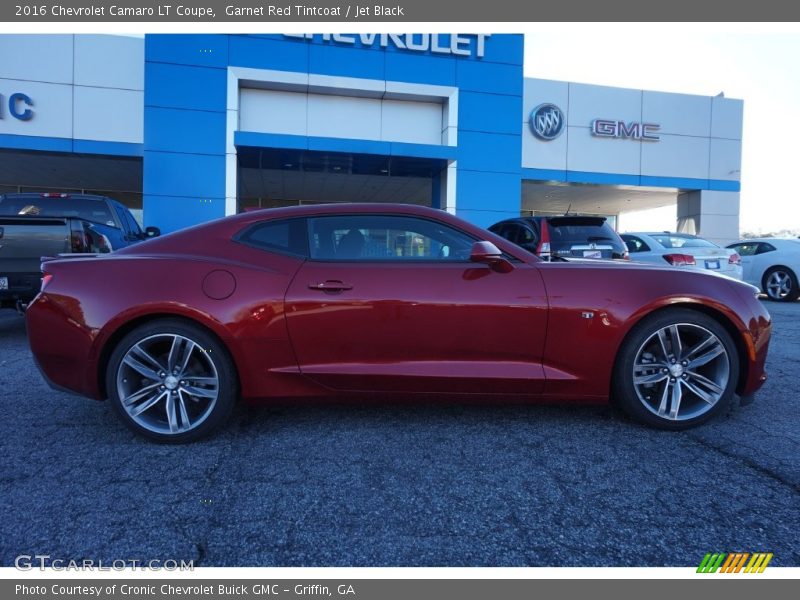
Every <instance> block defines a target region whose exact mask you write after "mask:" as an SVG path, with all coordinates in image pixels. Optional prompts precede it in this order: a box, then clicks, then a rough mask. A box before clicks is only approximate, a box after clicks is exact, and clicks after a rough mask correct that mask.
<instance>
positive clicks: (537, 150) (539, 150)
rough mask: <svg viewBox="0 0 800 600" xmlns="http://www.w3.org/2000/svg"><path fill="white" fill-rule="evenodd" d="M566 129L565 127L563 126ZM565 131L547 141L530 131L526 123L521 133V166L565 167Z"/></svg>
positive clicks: (533, 167) (531, 167) (540, 167)
mask: <svg viewBox="0 0 800 600" xmlns="http://www.w3.org/2000/svg"><path fill="white" fill-rule="evenodd" d="M565 129H566V128H565ZM567 137H568V136H567V132H566V131H564V132H563V133H562V134H561V135H560V136H558V137H557V138H556V139H554V140H551V141H549V142H545V141H543V140H540V139H538V138H537V137H536V136H534V135H533V134H532V133H531V130H530V128H529V127H528V125H527V123H526V124H525V130H524V131H523V133H522V167H523V168H524V169H558V170H561V169H566V168H567Z"/></svg>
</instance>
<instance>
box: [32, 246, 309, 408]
mask: <svg viewBox="0 0 800 600" xmlns="http://www.w3.org/2000/svg"><path fill="white" fill-rule="evenodd" d="M215 255H216V256H215V258H214V259H213V260H211V259H210V258H209V257H208V256H193V255H183V256H174V255H163V256H159V255H155V254H154V255H149V256H142V255H137V254H130V255H125V254H121V255H116V256H113V255H112V256H110V257H108V258H105V257H103V258H92V259H73V260H71V261H56V262H51V263H47V271H48V272H51V273H53V275H54V277H53V279H52V281H51V283H50V284H49V285H48V287H47V289H46V291H45V292H44V293H43V294H41V295H40V297H39V298H38V299H37V300H36V301H35V302H34V303H33V304H32V305H31V307H30V309H29V314H28V324H29V332H30V343H31V349H32V350H33V352H34V355H36V357H37V359H38V361H39V363H40V366H41V367H42V369H43V370H44V371H45V374H46V375H47V376H48V377H49V378H50V379H51V380H52V381H54V382H55V383H57V384H60V385H63V386H64V387H67V388H69V389H72V390H74V391H77V392H79V393H82V394H85V395H88V396H91V397H95V398H101V397H103V396H104V393H103V389H102V379H103V377H104V374H103V364H104V361H105V360H106V359H107V357H108V354H109V353H110V351H111V350H112V348H113V345H114V344H115V343H116V342H117V341H118V340H119V339H120V338H121V336H122V335H123V333H124V332H126V331H127V330H128V329H129V328H130V324H131V323H136V322H139V320H141V319H146V318H152V317H153V316H178V317H184V318H188V319H191V320H193V321H196V322H198V323H200V324H202V325H204V326H205V327H207V328H208V329H210V330H211V331H212V332H213V333H214V334H216V335H217V337H219V338H220V339H221V340H222V342H223V343H224V344H225V345H226V346H227V348H228V349H229V351H230V353H231V355H232V358H233V359H234V361H235V363H236V365H237V368H238V371H239V374H240V384H241V393H242V395H243V396H244V397H258V396H262V395H264V394H265V390H269V392H268V394H275V393H279V392H281V391H282V388H281V386H288V389H287V390H285V391H286V392H287V393H289V392H290V391H291V386H289V384H288V383H283V381H282V377H281V376H280V375H273V374H271V373H270V372H269V371H268V370H267V365H269V366H270V367H272V368H274V369H278V370H280V369H284V370H287V371H289V372H291V371H292V370H293V369H295V370H296V360H295V358H294V353H293V352H292V349H291V345H290V344H289V339H288V335H287V331H286V325H285V320H284V315H283V299H284V295H285V291H286V288H287V287H288V285H289V282H290V281H291V279H292V277H293V276H294V274H295V272H296V271H297V268H298V267H299V265H300V264H301V261H300V260H298V259H294V258H290V257H282V256H278V255H273V254H268V253H265V252H262V251H259V250H256V249H253V248H249V247H246V246H241V245H239V244H236V243H234V242H228V245H226V246H223V247H219V248H216V249H215ZM220 271H222V272H226V273H228V274H230V276H232V278H233V280H234V281H235V285H234V286H233V289H232V290H227V289H223V290H221V291H220V290H219V289H217V290H214V289H212V288H214V284H213V278H214V277H219V272H220ZM212 273H214V274H213V275H212V279H206V278H207V277H208V276H209V274H212ZM226 280H228V281H229V280H230V278H229V277H228V275H222V281H226ZM204 281H205V282H206V284H205V287H206V289H207V290H211V292H212V295H216V296H220V295H221V294H224V293H227V291H231V293H230V295H229V296H227V297H225V298H219V299H215V298H213V297H210V296H209V295H208V294H207V293H206V292H205V291H204ZM216 287H217V288H219V285H217V286H216ZM222 287H223V288H224V287H226V286H225V285H223V286H222ZM274 379H277V380H278V381H273V380H274Z"/></svg>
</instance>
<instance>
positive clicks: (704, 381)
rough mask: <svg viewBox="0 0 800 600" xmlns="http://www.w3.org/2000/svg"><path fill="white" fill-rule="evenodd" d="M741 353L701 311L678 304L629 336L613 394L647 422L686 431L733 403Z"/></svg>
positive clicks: (618, 363) (655, 315)
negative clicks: (678, 306)
mask: <svg viewBox="0 0 800 600" xmlns="http://www.w3.org/2000/svg"><path fill="white" fill-rule="evenodd" d="M738 377H739V357H738V351H737V349H736V345H735V344H734V342H733V339H732V338H731V336H730V334H729V333H728V332H727V331H726V330H725V328H724V327H723V326H722V325H721V324H720V323H719V322H718V321H716V320H715V319H713V318H711V317H709V316H708V315H705V314H703V313H700V312H697V311H694V310H689V309H682V308H674V309H667V310H664V311H661V312H658V313H656V314H654V315H653V316H651V317H648V318H645V319H644V320H643V321H642V322H640V323H638V324H637V325H636V326H635V327H634V328H633V329H632V330H631V332H630V333H629V334H628V336H627V338H626V339H625V342H624V343H623V346H622V349H621V350H620V354H619V356H618V357H617V363H616V366H615V369H614V383H613V390H612V393H613V395H614V399H615V400H616V401H617V402H618V403H619V405H620V406H621V408H623V410H625V411H626V412H627V413H628V414H629V415H630V416H632V417H633V418H635V419H637V420H638V421H641V422H643V423H645V424H648V425H652V426H654V427H659V428H662V429H688V428H689V427H693V426H695V425H699V424H700V423H703V422H705V421H707V420H709V419H711V418H713V417H714V416H715V415H717V414H719V413H720V412H722V411H723V410H724V409H725V407H726V406H728V405H729V404H730V401H731V397H732V396H733V394H734V389H735V387H736V381H737V380H738Z"/></svg>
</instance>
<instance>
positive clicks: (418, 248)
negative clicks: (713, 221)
mask: <svg viewBox="0 0 800 600" xmlns="http://www.w3.org/2000/svg"><path fill="white" fill-rule="evenodd" d="M42 267H43V281H42V283H43V285H42V288H43V289H42V292H41V293H40V294H39V296H38V297H37V298H36V299H35V300H34V301H33V302H32V304H31V305H30V307H29V308H28V311H27V325H28V333H29V339H30V345H31V349H32V350H33V354H34V356H35V357H36V360H37V362H38V364H39V366H40V368H41V370H42V372H43V374H44V375H45V377H46V378H47V379H48V381H49V382H50V383H51V385H53V386H54V387H57V388H59V389H66V390H70V391H73V392H77V393H78V394H81V395H84V396H89V397H91V398H96V399H104V398H108V399H109V400H110V401H111V405H112V406H113V407H114V408H115V409H116V410H117V412H118V413H119V415H120V417H121V418H122V420H123V421H124V422H125V423H126V424H127V425H128V426H130V427H131V428H132V429H133V430H134V431H136V432H137V433H140V434H142V435H145V436H148V437H150V438H153V439H156V440H160V441H167V442H185V441H190V440H194V439H197V438H199V437H201V436H203V435H206V434H208V433H210V432H211V431H213V430H215V429H217V428H218V427H219V426H220V425H221V424H222V423H223V422H224V421H225V419H226V417H228V415H229V414H230V412H231V409H232V407H233V405H234V403H235V402H236V400H237V398H240V397H241V398H243V399H245V400H248V401H269V400H275V399H283V400H285V399H287V398H299V397H335V396H349V397H355V396H363V395H366V396H368V397H377V396H383V397H386V396H396V397H399V398H408V397H411V396H424V395H428V396H429V397H432V398H445V397H447V398H456V397H471V398H476V397H477V398H480V399H496V400H497V401H503V400H510V399H514V400H526V401H528V400H531V401H537V400H538V401H548V402H553V401H559V402H560V401H565V402H578V403H587V404H588V403H603V402H608V401H609V399H610V398H611V399H613V400H615V401H616V402H617V403H618V404H619V405H620V406H621V407H622V408H623V409H624V410H625V411H627V412H628V413H629V414H630V415H632V416H633V417H635V418H636V419H638V420H640V421H642V422H644V423H647V424H649V425H653V426H657V427H663V428H668V429H683V428H686V427H690V426H692V425H696V424H699V423H701V422H703V421H706V420H707V419H709V418H711V417H712V416H714V415H715V414H718V413H720V412H721V411H722V410H723V409H724V408H725V406H726V405H727V404H728V403H729V402H730V401H731V398H732V397H733V396H734V394H738V395H739V396H740V397H742V398H743V399H749V398H750V397H751V396H752V394H753V393H754V392H755V391H756V390H757V389H758V388H759V387H760V386H761V384H762V383H763V381H764V379H765V374H764V362H765V359H766V355H767V346H768V344H769V337H770V327H771V325H770V317H769V314H768V313H767V311H766V310H764V308H763V307H762V306H761V303H760V302H759V301H758V300H757V299H756V296H755V292H756V291H757V290H755V288H753V287H752V286H749V285H747V284H743V283H740V282H737V281H734V280H732V279H728V278H726V277H722V276H717V275H710V274H705V273H697V272H688V271H680V270H678V269H674V268H666V267H665V268H661V267H658V266H655V265H644V264H641V265H640V264H635V263H621V262H620V261H616V262H613V263H612V262H602V261H586V262H583V261H563V262H544V261H542V260H541V259H539V258H538V257H536V256H534V255H533V254H530V253H528V252H526V251H525V250H523V249H521V248H519V247H517V246H515V245H514V244H512V243H510V242H508V241H506V240H504V239H503V238H501V237H498V236H496V235H494V234H492V233H490V232H488V231H486V230H484V229H481V228H479V227H476V226H474V225H470V224H469V223H466V222H464V221H462V220H460V219H458V218H456V217H454V216H451V215H449V214H447V213H446V212H443V211H439V210H433V209H429V208H422V207H417V206H405V205H375V204H370V205H363V204H348V205H322V206H313V207H311V206H306V207H293V208H282V209H274V210H264V211H255V212H248V213H245V214H240V215H237V216H235V217H228V218H225V219H221V220H218V221H213V222H210V223H206V224H203V225H198V226H196V227H192V228H190V229H185V230H183V231H179V232H177V233H173V234H170V235H166V236H163V237H160V238H156V239H153V240H150V241H147V242H143V243H141V244H137V245H135V246H131V247H130V248H125V249H122V250H120V251H118V252H114V253H113V254H106V255H98V256H88V257H73V258H64V259H58V260H49V261H48V260H46V261H45V262H44V263H43V265H42Z"/></svg>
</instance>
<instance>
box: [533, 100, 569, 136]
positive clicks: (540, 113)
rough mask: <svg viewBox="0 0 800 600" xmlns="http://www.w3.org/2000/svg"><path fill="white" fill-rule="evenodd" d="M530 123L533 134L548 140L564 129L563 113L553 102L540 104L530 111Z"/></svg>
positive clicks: (558, 134)
mask: <svg viewBox="0 0 800 600" xmlns="http://www.w3.org/2000/svg"><path fill="white" fill-rule="evenodd" d="M530 125H531V131H532V132H533V135H535V136H536V137H537V138H539V139H540V140H544V141H545V142H549V141H550V140H554V139H556V138H557V137H558V136H560V135H561V132H562V131H564V113H563V112H561V109H560V108H558V107H557V106H556V105H555V104H540V105H539V106H537V107H536V108H534V109H533V111H532V112H531V119H530Z"/></svg>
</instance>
